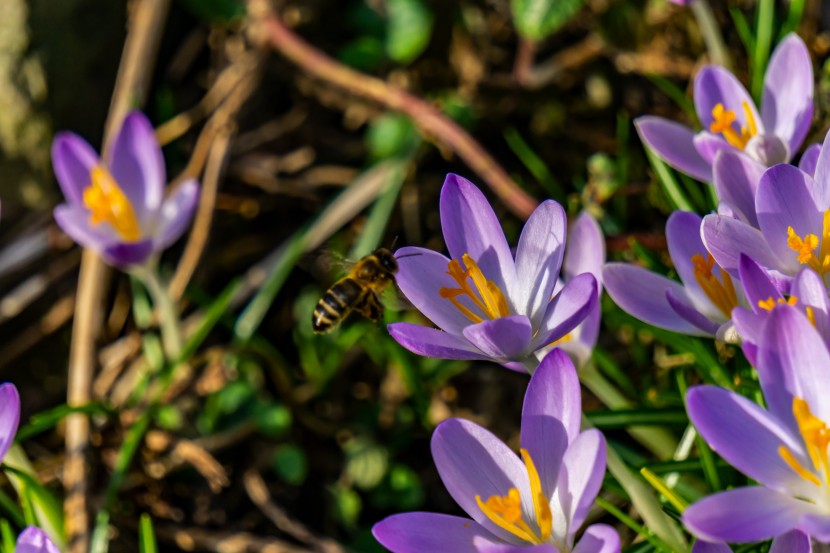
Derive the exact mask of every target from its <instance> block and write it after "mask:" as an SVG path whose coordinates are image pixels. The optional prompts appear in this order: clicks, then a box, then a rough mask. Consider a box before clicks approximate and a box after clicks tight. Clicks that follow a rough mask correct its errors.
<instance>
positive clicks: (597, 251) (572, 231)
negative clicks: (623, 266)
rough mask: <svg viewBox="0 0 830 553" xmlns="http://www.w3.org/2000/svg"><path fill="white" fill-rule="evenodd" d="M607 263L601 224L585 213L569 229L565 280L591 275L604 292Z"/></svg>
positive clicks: (564, 267) (563, 270) (564, 266)
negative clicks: (603, 270) (603, 278)
mask: <svg viewBox="0 0 830 553" xmlns="http://www.w3.org/2000/svg"><path fill="white" fill-rule="evenodd" d="M604 263H605V238H604V237H603V235H602V229H601V228H600V227H599V223H597V220H596V219H594V218H593V217H592V216H591V214H590V213H588V212H587V211H583V212H582V213H580V214H579V216H578V217H577V218H576V220H575V221H574V222H573V223H572V224H571V226H570V228H569V229H568V244H567V246H566V248H565V261H564V263H563V267H562V272H563V274H564V277H565V280H571V279H572V278H574V277H575V276H576V275H581V274H582V273H591V274H592V275H594V278H596V279H597V283H598V284H599V287H600V288H599V289H600V292H601V291H602V265H603V264H604Z"/></svg>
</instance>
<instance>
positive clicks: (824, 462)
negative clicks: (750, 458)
mask: <svg viewBox="0 0 830 553" xmlns="http://www.w3.org/2000/svg"><path fill="white" fill-rule="evenodd" d="M793 416H795V421H796V423H797V424H798V430H799V432H800V433H801V438H802V439H803V440H804V445H805V446H806V449H807V455H808V456H809V457H810V461H811V462H812V463H813V469H814V471H811V470H809V469H807V468H805V467H804V465H803V464H801V463H800V462H799V461H798V459H796V458H795V456H794V455H793V454H792V452H791V451H790V450H789V449H787V448H786V447H784V446H783V445H782V446H780V447H779V448H778V454H779V455H780V456H781V458H782V459H784V461H785V462H786V463H787V464H788V465H789V466H790V468H792V469H793V470H794V471H795V472H796V474H798V475H799V476H800V477H801V478H803V479H804V480H807V481H808V482H810V483H812V484H815V485H816V486H821V485H822V483H823V484H824V485H828V483H830V460H828V454H827V446H828V445H830V429H828V428H827V425H826V424H825V422H824V421H823V420H821V419H819V418H818V417H816V416H815V415H813V413H812V411H810V406H809V405H807V402H806V401H804V400H803V399H801V398H800V397H796V398H793ZM816 473H818V476H817V475H816ZM822 479H823V481H822Z"/></svg>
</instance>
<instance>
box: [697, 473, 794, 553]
mask: <svg viewBox="0 0 830 553" xmlns="http://www.w3.org/2000/svg"><path fill="white" fill-rule="evenodd" d="M808 505H810V504H809V503H807V502H806V501H800V500H798V499H794V498H793V497H791V496H789V495H786V494H783V493H781V492H776V491H774V490H771V489H769V488H764V487H763V486H753V487H749V488H737V489H735V490H730V491H728V492H722V493H718V494H715V495H710V496H709V497H705V498H703V499H701V500H700V501H698V502H697V503H695V504H693V505H690V506H689V507H688V508H687V509H686V511H685V512H684V513H683V523H684V524H685V525H686V528H687V529H688V530H689V531H690V532H691V533H693V534H695V535H696V536H697V537H699V538H703V539H706V540H710V541H725V542H726V541H728V542H749V541H760V540H766V539H769V538H772V537H775V536H778V535H779V534H783V533H784V532H787V531H789V530H791V529H792V528H793V527H794V526H795V525H796V524H797V523H798V519H799V518H800V517H801V516H802V515H803V514H804V513H805V512H808V511H809V507H808Z"/></svg>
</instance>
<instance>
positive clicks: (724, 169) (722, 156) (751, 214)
mask: <svg viewBox="0 0 830 553" xmlns="http://www.w3.org/2000/svg"><path fill="white" fill-rule="evenodd" d="M765 170H766V167H764V166H763V165H761V164H760V163H758V162H757V161H755V160H753V159H751V158H750V157H749V156H745V155H743V154H741V153H739V152H738V151H737V150H722V151H721V152H720V153H719V154H718V155H717V157H716V158H715V165H714V174H715V190H716V191H717V193H718V198H719V199H721V200H723V201H725V202H727V203H728V204H729V205H730V206H731V207H732V209H733V210H737V211H738V212H739V213H740V215H741V217H742V218H743V219H744V220H745V221H746V222H747V223H749V224H750V225H752V226H753V227H756V228H757V227H758V217H757V216H756V215H755V191H756V190H757V189H758V182H759V181H760V180H761V175H763V174H764V171H765Z"/></svg>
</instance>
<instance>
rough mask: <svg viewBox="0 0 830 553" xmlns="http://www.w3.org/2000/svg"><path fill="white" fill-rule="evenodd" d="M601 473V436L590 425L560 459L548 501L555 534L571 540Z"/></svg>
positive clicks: (584, 513)
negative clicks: (553, 488) (557, 476)
mask: <svg viewBox="0 0 830 553" xmlns="http://www.w3.org/2000/svg"><path fill="white" fill-rule="evenodd" d="M604 474H605V438H604V437H603V436H602V433H601V432H600V431H599V430H596V429H594V428H592V429H590V430H586V431H585V432H582V433H581V434H580V435H579V436H577V438H576V439H575V440H574V441H573V442H572V443H571V444H570V446H568V451H566V452H565V457H564V458H563V459H562V467H561V468H560V469H559V482H558V483H557V486H556V492H555V493H554V496H553V499H552V500H551V512H552V513H553V533H554V535H555V536H557V537H559V538H560V539H567V541H568V543H571V541H572V540H573V536H574V535H575V534H576V532H577V531H578V530H579V528H580V527H581V526H582V523H583V522H585V517H587V516H588V511H589V510H590V508H591V505H593V504H594V500H595V499H596V497H597V494H598V493H599V489H600V487H601V486H602V478H603V475H604Z"/></svg>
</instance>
